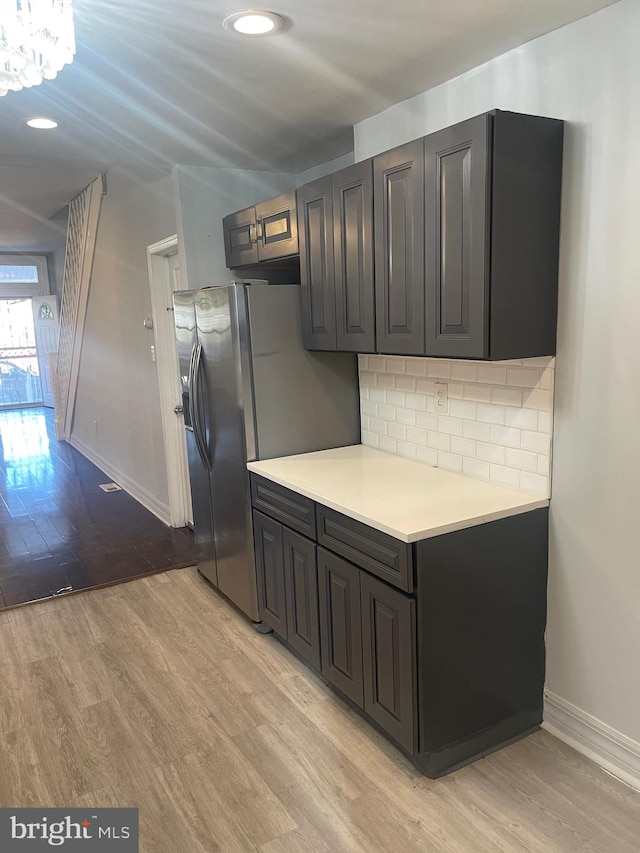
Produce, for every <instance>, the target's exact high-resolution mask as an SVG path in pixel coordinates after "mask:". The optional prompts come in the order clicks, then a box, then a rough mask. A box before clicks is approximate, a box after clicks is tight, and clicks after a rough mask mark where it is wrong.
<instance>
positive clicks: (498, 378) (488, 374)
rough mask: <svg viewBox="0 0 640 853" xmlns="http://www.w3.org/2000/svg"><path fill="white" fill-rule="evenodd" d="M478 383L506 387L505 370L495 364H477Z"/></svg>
mask: <svg viewBox="0 0 640 853" xmlns="http://www.w3.org/2000/svg"><path fill="white" fill-rule="evenodd" d="M478 382H485V383H487V384H489V385H506V384H507V368H506V367H502V366H499V365H496V364H479V365H478Z"/></svg>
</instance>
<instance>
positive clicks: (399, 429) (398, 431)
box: [387, 423, 407, 440]
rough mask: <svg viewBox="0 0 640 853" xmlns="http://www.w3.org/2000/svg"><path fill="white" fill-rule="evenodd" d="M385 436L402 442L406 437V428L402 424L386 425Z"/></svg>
mask: <svg viewBox="0 0 640 853" xmlns="http://www.w3.org/2000/svg"><path fill="white" fill-rule="evenodd" d="M387 435H390V436H391V437H392V438H401V439H402V440H404V439H405V438H406V437H407V428H406V426H405V425H404V424H397V423H388V424H387Z"/></svg>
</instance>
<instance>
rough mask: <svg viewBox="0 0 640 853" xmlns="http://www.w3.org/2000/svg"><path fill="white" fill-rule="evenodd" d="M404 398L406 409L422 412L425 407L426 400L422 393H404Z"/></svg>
mask: <svg viewBox="0 0 640 853" xmlns="http://www.w3.org/2000/svg"><path fill="white" fill-rule="evenodd" d="M404 398H405V406H406V407H407V409H415V410H416V411H417V412H424V410H425V409H426V408H427V400H426V398H425V396H424V394H405V395H404Z"/></svg>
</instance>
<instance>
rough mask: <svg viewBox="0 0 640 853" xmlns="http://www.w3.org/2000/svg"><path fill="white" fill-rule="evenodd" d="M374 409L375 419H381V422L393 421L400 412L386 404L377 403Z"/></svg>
mask: <svg viewBox="0 0 640 853" xmlns="http://www.w3.org/2000/svg"><path fill="white" fill-rule="evenodd" d="M376 409H377V412H376V415H377V417H379V418H382V420H383V421H395V420H396V416H397V413H398V412H399V411H401V410H400V409H396V407H395V406H388V405H387V404H386V403H378V404H377V405H376Z"/></svg>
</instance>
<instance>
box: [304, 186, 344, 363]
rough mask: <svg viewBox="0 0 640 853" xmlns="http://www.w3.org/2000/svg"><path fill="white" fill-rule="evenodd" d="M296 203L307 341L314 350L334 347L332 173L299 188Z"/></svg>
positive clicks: (305, 340) (305, 342)
mask: <svg viewBox="0 0 640 853" xmlns="http://www.w3.org/2000/svg"><path fill="white" fill-rule="evenodd" d="M296 206H297V209H298V234H299V246H300V295H301V298H302V334H303V338H304V345H305V347H306V348H307V349H312V350H335V349H336V340H337V338H336V290H335V279H334V267H333V208H332V193H331V176H329V177H326V178H321V179H320V180H318V181H314V182H313V183H311V184H307V185H306V186H304V187H302V189H299V190H298V192H297V195H296Z"/></svg>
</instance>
